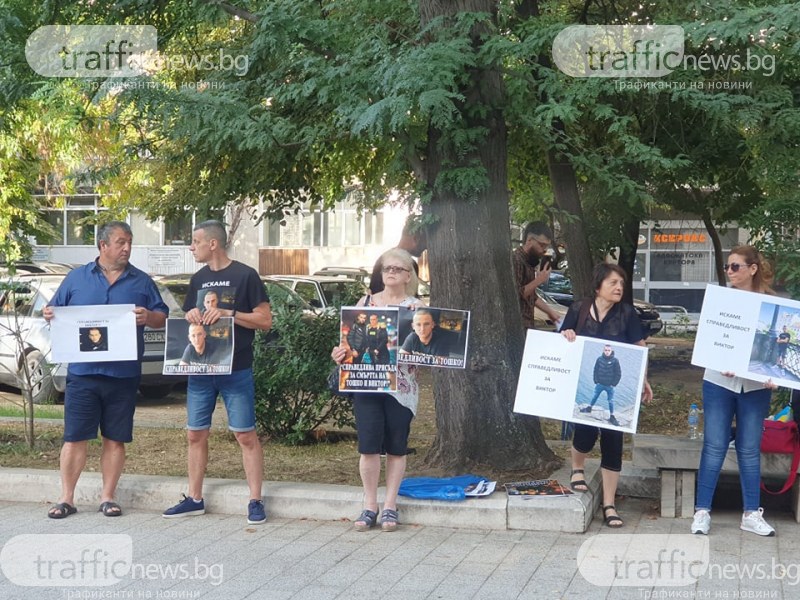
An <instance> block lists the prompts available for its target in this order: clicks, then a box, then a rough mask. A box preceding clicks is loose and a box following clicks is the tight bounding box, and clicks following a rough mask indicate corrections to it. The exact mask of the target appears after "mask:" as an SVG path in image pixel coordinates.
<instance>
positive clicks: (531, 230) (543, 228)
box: [522, 221, 553, 244]
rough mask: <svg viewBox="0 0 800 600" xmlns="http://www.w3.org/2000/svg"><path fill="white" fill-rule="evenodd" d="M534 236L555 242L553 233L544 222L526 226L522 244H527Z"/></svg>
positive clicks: (535, 222)
mask: <svg viewBox="0 0 800 600" xmlns="http://www.w3.org/2000/svg"><path fill="white" fill-rule="evenodd" d="M532 235H540V236H544V237H546V238H547V239H548V240H550V241H551V242H552V241H553V231H552V230H551V229H550V228H549V227H548V226H547V224H545V223H543V222H542V221H533V222H531V223H528V224H527V225H525V229H524V230H523V231H522V243H523V244H524V243H525V242H527V241H528V238H529V237H530V236H532Z"/></svg>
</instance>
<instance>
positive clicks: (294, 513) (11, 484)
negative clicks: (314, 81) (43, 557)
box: [0, 460, 601, 533]
mask: <svg viewBox="0 0 800 600" xmlns="http://www.w3.org/2000/svg"><path fill="white" fill-rule="evenodd" d="M551 478H552V479H557V480H558V481H560V482H561V483H563V484H565V485H567V484H568V482H569V468H568V467H565V468H562V469H560V470H559V471H557V472H555V473H553V474H552V475H551ZM600 480H601V478H600V468H599V461H597V460H590V461H587V464H586V481H587V482H588V484H589V492H585V493H582V494H581V493H575V494H571V495H569V496H566V497H546V496H534V497H531V498H529V499H522V498H513V497H512V498H509V497H508V496H507V495H506V494H505V493H504V492H503V490H502V489H500V490H498V491H497V492H495V493H494V494H492V496H490V497H488V498H472V499H468V500H464V501H461V502H441V501H434V500H416V499H412V498H405V497H402V496H401V497H400V498H399V501H398V509H399V511H400V517H401V520H402V522H403V523H406V524H414V525H422V526H432V527H455V528H475V529H490V530H506V529H516V530H526V531H564V532H573V533H583V532H585V531H586V530H587V529H588V527H589V524H590V523H591V521H592V517H593V515H594V514H595V512H596V510H597V507H598V506H599V502H600V497H601V495H600V493H599V491H600ZM0 482H2V485H0V500H4V501H10V502H35V503H42V504H52V503H55V502H57V500H58V495H59V490H60V489H61V480H60V475H59V473H58V471H46V470H32V469H16V468H6V467H0ZM100 489H101V475H100V473H90V472H85V473H83V474H82V475H81V478H80V481H79V482H78V487H77V489H76V490H75V505H76V507H77V508H78V510H80V511H95V510H97V507H98V506H99V504H100V497H99V491H100ZM263 491H264V500H265V504H266V507H267V514H268V515H269V516H271V517H277V518H282V519H303V518H306V519H316V520H327V521H338V520H348V521H349V520H352V519H355V517H356V516H357V515H358V514H359V512H360V511H361V509H362V492H361V488H360V487H354V486H343V485H327V484H307V483H291V482H279V481H275V482H273V481H268V482H265V483H264V488H263ZM185 492H186V478H185V477H165V476H160V475H133V474H123V476H122V478H121V479H120V482H119V485H118V486H117V501H118V502H119V503H120V505H122V507H123V510H131V509H133V510H143V511H152V512H157V513H161V512H162V511H163V510H164V509H166V508H167V507H169V506H172V505H173V504H175V503H176V502H178V500H180V495H181V494H182V493H185ZM382 495H383V489H381V490H379V500H380V499H381V497H382ZM204 496H205V501H206V507H207V510H208V512H209V513H216V514H231V515H244V514H245V512H246V507H247V502H248V500H249V493H248V490H247V486H246V485H245V482H244V481H242V480H239V479H235V480H234V479H206V480H205V485H204ZM44 512H45V510H44V509H43V511H42V515H43V516H44Z"/></svg>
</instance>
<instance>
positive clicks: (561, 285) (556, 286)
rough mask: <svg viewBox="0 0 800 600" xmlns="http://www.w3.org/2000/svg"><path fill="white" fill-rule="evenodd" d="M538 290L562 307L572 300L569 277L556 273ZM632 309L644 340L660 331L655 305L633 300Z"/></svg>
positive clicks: (569, 303)
mask: <svg viewBox="0 0 800 600" xmlns="http://www.w3.org/2000/svg"><path fill="white" fill-rule="evenodd" d="M539 290H541V291H543V292H546V293H548V294H549V295H550V296H551V297H552V298H553V299H554V300H555V301H556V302H558V303H559V304H563V305H564V306H569V305H571V304H572V302H573V300H574V298H573V295H572V281H570V279H569V277H567V276H566V275H564V274H563V273H560V272H558V271H551V273H550V279H549V280H548V281H547V282H546V283H544V284H542V285H540V286H539V288H538V290H537V293H538V291H539ZM633 307H634V308H635V309H636V314H637V315H638V316H639V321H641V323H642V334H643V335H644V337H645V338H647V337H649V336H651V335H654V334H656V333H658V332H659V331H661V327H662V326H663V323H662V321H661V316H660V315H659V314H658V310H656V307H655V305H653V304H650V303H649V302H645V301H644V300H639V299H636V298H634V300H633Z"/></svg>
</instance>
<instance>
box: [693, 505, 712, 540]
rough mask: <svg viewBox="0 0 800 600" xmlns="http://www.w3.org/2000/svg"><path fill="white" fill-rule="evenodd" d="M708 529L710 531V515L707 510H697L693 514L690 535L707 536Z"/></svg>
mask: <svg viewBox="0 0 800 600" xmlns="http://www.w3.org/2000/svg"><path fill="white" fill-rule="evenodd" d="M709 529H711V513H710V512H708V511H707V510H698V511H697V512H695V513H694V520H693V521H692V533H702V534H703V535H708V530H709Z"/></svg>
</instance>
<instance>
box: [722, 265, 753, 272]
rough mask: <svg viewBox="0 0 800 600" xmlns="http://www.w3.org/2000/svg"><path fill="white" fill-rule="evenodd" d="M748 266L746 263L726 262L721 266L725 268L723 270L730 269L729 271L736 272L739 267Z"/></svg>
mask: <svg viewBox="0 0 800 600" xmlns="http://www.w3.org/2000/svg"><path fill="white" fill-rule="evenodd" d="M749 266H750V265H748V264H744V265H740V264H739V263H728V264H726V265H724V266H723V267H722V268H723V269H725V271H730V272H731V273H738V272H739V269H741V268H742V267H749Z"/></svg>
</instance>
